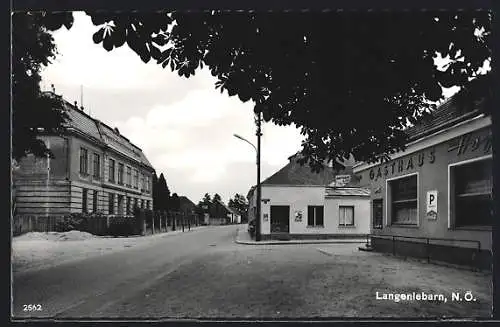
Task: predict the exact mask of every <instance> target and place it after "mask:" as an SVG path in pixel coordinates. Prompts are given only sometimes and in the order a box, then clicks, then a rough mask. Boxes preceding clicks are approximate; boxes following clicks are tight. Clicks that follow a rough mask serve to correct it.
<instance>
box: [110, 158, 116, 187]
mask: <svg viewBox="0 0 500 327" xmlns="http://www.w3.org/2000/svg"><path fill="white" fill-rule="evenodd" d="M109 181H110V182H111V183H114V182H115V161H114V160H113V159H109Z"/></svg>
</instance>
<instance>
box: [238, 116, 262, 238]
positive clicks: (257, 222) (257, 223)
mask: <svg viewBox="0 0 500 327" xmlns="http://www.w3.org/2000/svg"><path fill="white" fill-rule="evenodd" d="M257 115H258V116H257V117H256V119H255V122H256V124H257V133H256V135H257V147H256V146H255V145H253V143H252V142H250V141H249V140H247V139H245V138H244V137H241V136H239V135H238V134H234V136H235V137H236V138H238V139H240V140H242V141H245V142H247V143H248V144H250V145H251V146H252V147H253V148H254V149H255V152H257V215H256V216H257V217H255V241H257V242H258V241H260V219H261V217H260V216H261V215H260V211H261V210H260V209H261V201H262V199H261V198H262V193H261V191H262V190H261V185H260V137H261V136H262V133H261V120H262V119H261V117H260V113H259V114H257Z"/></svg>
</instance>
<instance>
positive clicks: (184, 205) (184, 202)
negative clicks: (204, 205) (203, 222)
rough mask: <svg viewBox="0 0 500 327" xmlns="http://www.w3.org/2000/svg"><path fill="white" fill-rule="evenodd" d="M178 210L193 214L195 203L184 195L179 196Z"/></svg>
mask: <svg viewBox="0 0 500 327" xmlns="http://www.w3.org/2000/svg"><path fill="white" fill-rule="evenodd" d="M179 203H180V211H181V212H182V213H184V214H186V215H194V214H195V209H196V204H194V202H193V201H191V200H190V199H189V198H187V197H186V196H180V197H179Z"/></svg>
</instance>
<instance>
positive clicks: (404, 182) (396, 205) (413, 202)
mask: <svg viewBox="0 0 500 327" xmlns="http://www.w3.org/2000/svg"><path fill="white" fill-rule="evenodd" d="M388 186H389V191H390V197H391V211H392V212H391V217H392V220H391V223H392V224H395V225H417V217H418V212H417V200H418V190H417V175H411V176H408V177H403V178H399V179H395V180H392V181H388Z"/></svg>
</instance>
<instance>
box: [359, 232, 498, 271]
mask: <svg viewBox="0 0 500 327" xmlns="http://www.w3.org/2000/svg"><path fill="white" fill-rule="evenodd" d="M368 237H369V238H370V245H371V246H372V247H374V248H378V250H381V251H382V252H392V254H393V255H394V256H396V255H403V256H411V257H417V258H423V259H426V260H427V262H429V263H430V262H431V261H433V260H435V261H441V262H449V263H456V264H459V265H466V266H472V267H481V268H482V267H484V266H486V267H487V266H488V265H489V263H488V261H489V258H488V251H483V250H482V249H481V242H480V241H477V240H465V239H452V238H436V237H417V236H402V235H384V234H376V235H375V234H370V235H368ZM443 243H444V244H443ZM447 243H448V244H447ZM456 243H468V244H470V245H471V246H463V247H458V246H456V245H455V244H456ZM367 244H368V239H367ZM485 252H486V253H485Z"/></svg>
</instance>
